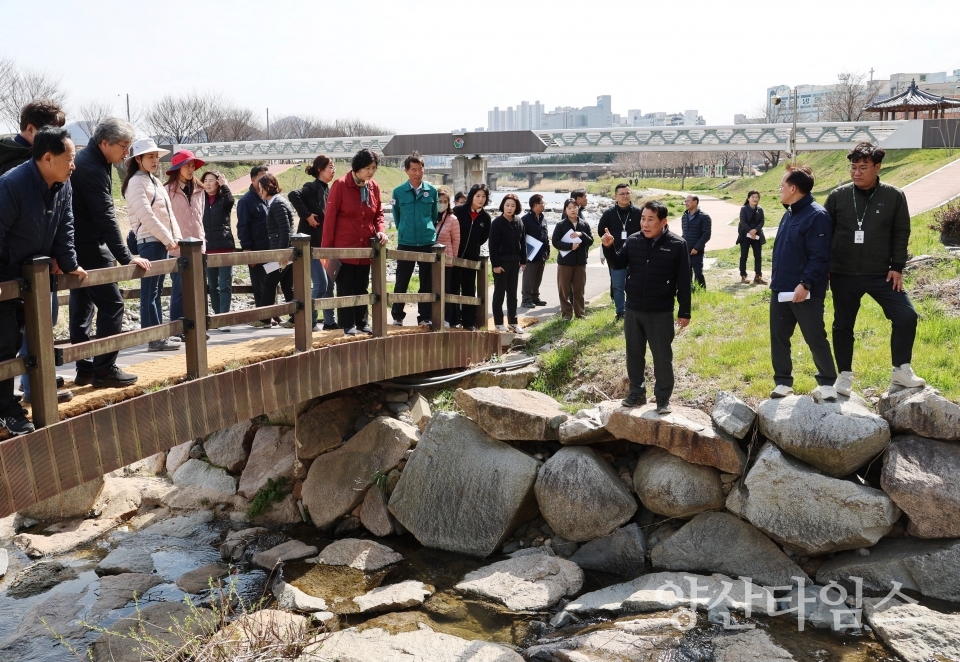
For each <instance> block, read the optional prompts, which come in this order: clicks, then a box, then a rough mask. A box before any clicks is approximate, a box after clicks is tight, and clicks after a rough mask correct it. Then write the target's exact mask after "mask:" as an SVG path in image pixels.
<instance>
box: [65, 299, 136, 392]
mask: <svg viewBox="0 0 960 662" xmlns="http://www.w3.org/2000/svg"><path fill="white" fill-rule="evenodd" d="M94 313H96V316H97V335H96V337H97V338H98V339H99V338H109V337H110V336H115V335H117V334H118V333H120V332H121V331H122V330H123V297H122V296H120V286H119V285H118V284H117V283H107V284H105V285H95V286H94V287H83V288H79V289H76V290H70V342H71V343H72V344H76V343H81V342H87V341H88V340H90V339H91V337H92V336H91V335H90V330H91V329H90V327H91V326H92V325H93V316H94ZM119 354H120V352H108V353H106V354H100V355H99V356H95V357H93V359H92V360H91V359H80V360H79V361H77V372H95V373H97V374H98V375H100V376H104V375H106V374H107V372H109V371H110V369H111V368H113V366H114V365H116V363H117V356H118V355H119Z"/></svg>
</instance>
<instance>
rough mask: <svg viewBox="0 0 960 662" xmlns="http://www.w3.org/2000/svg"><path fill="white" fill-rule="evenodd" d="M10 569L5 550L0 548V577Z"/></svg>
mask: <svg viewBox="0 0 960 662" xmlns="http://www.w3.org/2000/svg"><path fill="white" fill-rule="evenodd" d="M9 567H10V557H9V556H8V554H7V550H6V549H3V548H2V547H0V577H3V576H4V575H6V574H7V568H9Z"/></svg>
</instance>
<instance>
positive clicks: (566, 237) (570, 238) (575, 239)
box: [560, 228, 580, 257]
mask: <svg viewBox="0 0 960 662" xmlns="http://www.w3.org/2000/svg"><path fill="white" fill-rule="evenodd" d="M575 232H576V230H574V229H573V228H571V229H569V230H567V234H565V235H563V239H561V240H560V241H565V242H567V243H571V244H573V249H572V250H576V249H577V246H579V245H580V237H574V236H573V234H574V233H575ZM569 253H570V251H560V255H561V256H563V257H566V256H567V255H568V254H569Z"/></svg>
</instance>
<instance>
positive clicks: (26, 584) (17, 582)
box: [7, 561, 78, 600]
mask: <svg viewBox="0 0 960 662" xmlns="http://www.w3.org/2000/svg"><path fill="white" fill-rule="evenodd" d="M77 576H78V575H77V571H76V570H74V569H73V568H71V567H70V566H66V565H63V564H62V563H60V562H59V561H40V562H39V563H34V564H33V565H29V566H27V567H26V568H24V569H23V570H21V571H20V572H18V573H17V575H16V577H14V578H13V581H12V582H11V583H10V586H9V587H8V588H7V595H8V596H9V597H11V598H13V599H15V600H20V599H22V598H29V597H30V596H33V595H39V594H41V593H44V592H45V591H49V590H50V589H51V588H53V587H54V586H56V585H57V584H61V583H63V582H66V581H70V580H71V579H76V578H77Z"/></svg>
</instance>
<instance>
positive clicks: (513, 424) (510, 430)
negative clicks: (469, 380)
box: [454, 386, 568, 441]
mask: <svg viewBox="0 0 960 662" xmlns="http://www.w3.org/2000/svg"><path fill="white" fill-rule="evenodd" d="M454 400H455V401H456V403H457V405H458V406H459V407H460V408H461V409H462V410H463V413H464V414H466V416H467V418H469V419H471V420H472V421H474V422H476V423H477V425H479V426H480V427H481V428H482V429H483V430H484V432H486V433H487V434H489V435H490V436H491V437H493V438H494V439H500V440H501V441H545V440H550V439H558V438H559V429H560V424H561V423H563V422H564V421H565V420H567V418H568V416H567V414H566V412H564V411H563V410H562V409H561V408H560V405H559V404H558V403H557V401H556V400H554V399H553V398H551V397H550V396H549V395H545V394H543V393H537V392H536V391H523V390H518V389H502V388H500V387H497V386H494V387H490V388H472V389H469V390H466V391H465V390H463V389H457V392H456V394H455V395H454Z"/></svg>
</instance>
